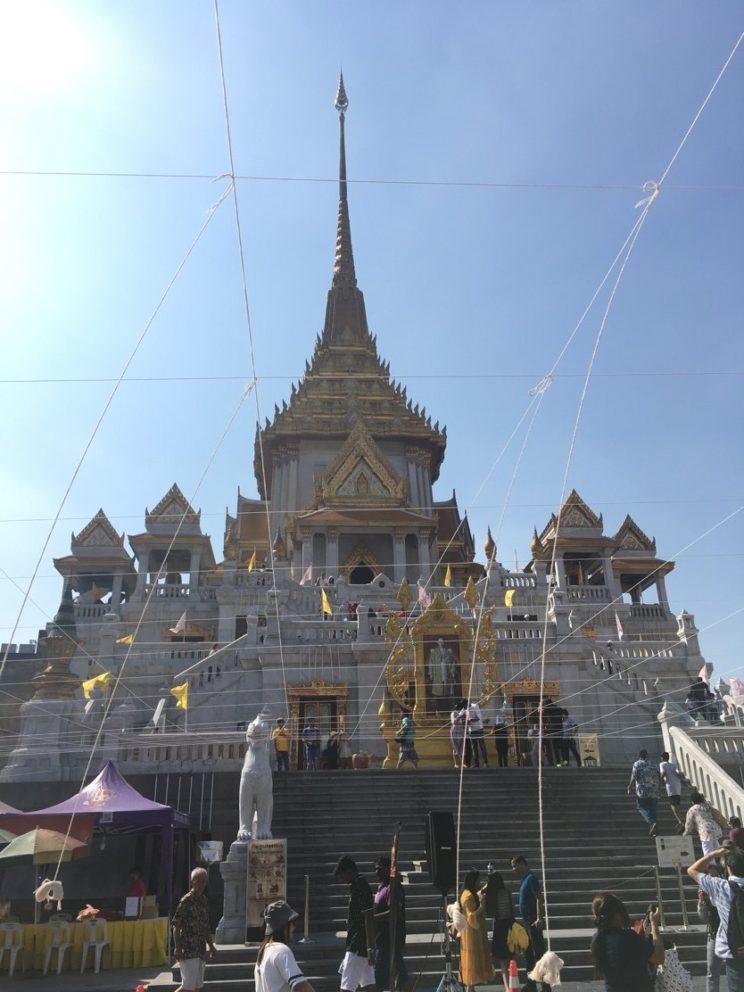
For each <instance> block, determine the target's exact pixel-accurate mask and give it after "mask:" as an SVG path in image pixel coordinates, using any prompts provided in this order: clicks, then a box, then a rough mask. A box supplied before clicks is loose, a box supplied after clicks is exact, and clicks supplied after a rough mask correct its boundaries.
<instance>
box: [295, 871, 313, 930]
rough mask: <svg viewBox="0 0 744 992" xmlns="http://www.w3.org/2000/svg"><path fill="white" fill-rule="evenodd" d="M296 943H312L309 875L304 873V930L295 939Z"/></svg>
mask: <svg viewBox="0 0 744 992" xmlns="http://www.w3.org/2000/svg"><path fill="white" fill-rule="evenodd" d="M297 943H298V944H314V943H315V941H314V940H313V939H312V937H311V936H310V876H309V875H305V932H304V934H303V936H302V937H301V938H300V939H299V940H298V941H297Z"/></svg>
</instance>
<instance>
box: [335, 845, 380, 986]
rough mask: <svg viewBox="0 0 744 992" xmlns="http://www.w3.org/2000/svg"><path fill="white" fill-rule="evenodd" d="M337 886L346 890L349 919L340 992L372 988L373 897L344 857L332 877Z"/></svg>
mask: <svg viewBox="0 0 744 992" xmlns="http://www.w3.org/2000/svg"><path fill="white" fill-rule="evenodd" d="M333 875H334V878H335V879H336V881H337V882H343V883H345V884H347V885H348V886H349V915H348V919H347V922H346V954H345V955H344V960H343V963H342V965H341V969H340V972H341V992H357V989H359V988H362V989H366V988H374V984H375V969H374V963H375V922H374V896H373V895H372V889H371V888H370V886H369V882H367V880H366V879H364V878H362V876H361V875H360V874H359V870H358V869H357V866H356V863H355V862H354V861H353V860H352V859H351V858H350V857H349V856H348V855H346V854H344V855H343V856H342V857H340V858H339V859H338V864H337V865H336V868H335V871H334V873H333Z"/></svg>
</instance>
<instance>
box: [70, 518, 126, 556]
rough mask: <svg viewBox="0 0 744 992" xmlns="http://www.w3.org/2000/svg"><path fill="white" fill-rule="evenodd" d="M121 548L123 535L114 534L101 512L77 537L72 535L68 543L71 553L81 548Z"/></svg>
mask: <svg viewBox="0 0 744 992" xmlns="http://www.w3.org/2000/svg"><path fill="white" fill-rule="evenodd" d="M123 547H124V535H123V534H121V535H119V534H117V533H116V531H115V530H114V527H113V524H112V523H111V521H110V520H109V518H108V517H107V516H106V514H105V513H104V512H103V510H99V511H98V513H97V514H96V515H95V516H94V517H93V519H92V520H91V521H90V522H89V523H88V524H86V525H85V527H83V529H82V530H81V531H80V533H79V534H78V535H77V536H76V535H75V534H74V533H73V535H72V539H71V541H70V549H71V550H72V551H73V552H74V551H79V550H80V549H81V548H123Z"/></svg>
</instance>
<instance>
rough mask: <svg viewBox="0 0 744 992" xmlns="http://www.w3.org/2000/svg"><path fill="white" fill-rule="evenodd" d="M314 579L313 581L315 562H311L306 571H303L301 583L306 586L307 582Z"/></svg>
mask: <svg viewBox="0 0 744 992" xmlns="http://www.w3.org/2000/svg"><path fill="white" fill-rule="evenodd" d="M312 581H313V563H312V562H310V564H309V565H308V566H307V568H306V569H305V571H304V572H303V573H302V578H301V579H300V585H301V586H304V585H305V584H306V583H307V582H312Z"/></svg>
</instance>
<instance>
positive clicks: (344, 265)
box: [333, 73, 356, 286]
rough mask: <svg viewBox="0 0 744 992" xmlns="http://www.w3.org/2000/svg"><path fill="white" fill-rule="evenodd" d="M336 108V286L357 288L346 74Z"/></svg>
mask: <svg viewBox="0 0 744 992" xmlns="http://www.w3.org/2000/svg"><path fill="white" fill-rule="evenodd" d="M334 105H335V107H336V110H337V111H338V123H339V130H340V148H339V166H338V227H337V229H336V258H335V261H334V263H333V285H334V286H356V273H355V271H354V253H353V251H352V249H351V222H350V221H349V201H348V199H347V196H346V139H345V134H344V123H345V121H346V111H347V110H348V108H349V100H348V98H347V96H346V89H345V88H344V74H343V73H341V75H340V76H339V80H338V90H337V92H336V100H335V104H334Z"/></svg>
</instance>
